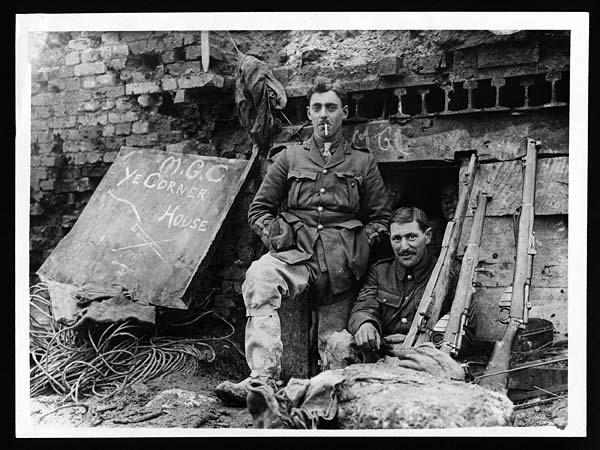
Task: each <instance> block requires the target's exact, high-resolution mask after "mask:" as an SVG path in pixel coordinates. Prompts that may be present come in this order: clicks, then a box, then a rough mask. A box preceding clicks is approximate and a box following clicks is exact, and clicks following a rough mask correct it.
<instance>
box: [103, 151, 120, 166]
mask: <svg viewBox="0 0 600 450" xmlns="http://www.w3.org/2000/svg"><path fill="white" fill-rule="evenodd" d="M117 153H118V152H106V153H104V155H102V161H103V162H105V163H111V162H113V161H114V160H115V158H116V157H117Z"/></svg>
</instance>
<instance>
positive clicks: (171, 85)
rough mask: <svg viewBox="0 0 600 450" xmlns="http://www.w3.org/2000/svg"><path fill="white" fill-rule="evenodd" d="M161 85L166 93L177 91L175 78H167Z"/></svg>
mask: <svg viewBox="0 0 600 450" xmlns="http://www.w3.org/2000/svg"><path fill="white" fill-rule="evenodd" d="M161 83H162V88H163V90H165V91H174V90H175V89H177V80H176V79H175V78H172V77H165V78H163V79H162V81H161Z"/></svg>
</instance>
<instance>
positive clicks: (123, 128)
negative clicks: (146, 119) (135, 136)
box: [115, 123, 131, 136]
mask: <svg viewBox="0 0 600 450" xmlns="http://www.w3.org/2000/svg"><path fill="white" fill-rule="evenodd" d="M115 134H116V135H117V136H127V135H129V134H131V124H130V123H119V124H117V125H115Z"/></svg>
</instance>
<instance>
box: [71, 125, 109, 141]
mask: <svg viewBox="0 0 600 450" xmlns="http://www.w3.org/2000/svg"><path fill="white" fill-rule="evenodd" d="M102 129H103V127H101V126H99V125H94V126H89V127H81V128H80V129H79V130H77V131H78V132H79V135H80V136H81V139H82V140H91V139H95V138H97V137H98V136H100V134H101V133H102Z"/></svg>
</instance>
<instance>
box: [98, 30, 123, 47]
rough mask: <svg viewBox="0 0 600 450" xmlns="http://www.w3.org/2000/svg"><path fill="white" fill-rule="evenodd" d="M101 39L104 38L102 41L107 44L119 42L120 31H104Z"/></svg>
mask: <svg viewBox="0 0 600 450" xmlns="http://www.w3.org/2000/svg"><path fill="white" fill-rule="evenodd" d="M101 39H102V42H103V43H105V44H112V43H115V42H119V33H118V32H107V33H102V36H101Z"/></svg>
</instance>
